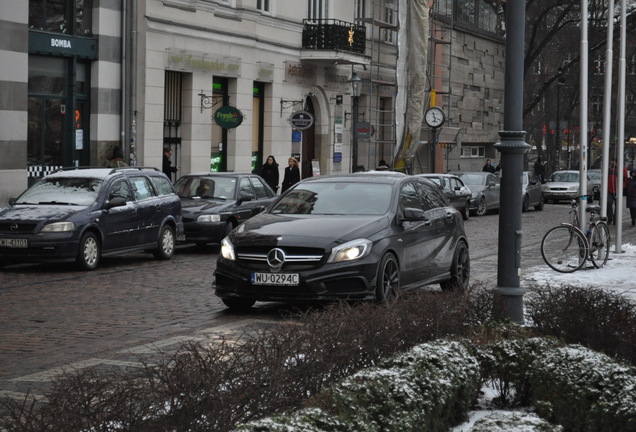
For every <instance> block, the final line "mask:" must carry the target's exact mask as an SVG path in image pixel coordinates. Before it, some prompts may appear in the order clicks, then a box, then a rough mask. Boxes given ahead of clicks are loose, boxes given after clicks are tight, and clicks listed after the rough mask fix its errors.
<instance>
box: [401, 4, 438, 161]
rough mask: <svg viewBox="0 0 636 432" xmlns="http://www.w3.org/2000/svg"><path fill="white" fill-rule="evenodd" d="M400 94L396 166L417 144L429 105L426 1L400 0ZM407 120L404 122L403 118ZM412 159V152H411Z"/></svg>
mask: <svg viewBox="0 0 636 432" xmlns="http://www.w3.org/2000/svg"><path fill="white" fill-rule="evenodd" d="M399 13H400V15H399V16H400V30H399V35H398V68H397V82H398V95H397V99H396V107H395V110H396V120H397V124H396V131H397V132H396V142H397V143H398V144H397V147H396V149H395V152H394V159H395V164H394V166H400V165H403V164H404V163H405V162H408V161H405V160H404V159H405V155H406V154H407V153H412V152H409V151H408V150H409V146H413V148H415V145H416V144H417V140H418V139H419V136H420V129H421V127H422V120H423V118H424V108H425V106H426V65H427V58H428V38H429V7H428V5H427V2H425V1H423V0H400V12H399ZM402 118H403V119H404V123H402V121H401V119H402ZM411 158H412V154H411Z"/></svg>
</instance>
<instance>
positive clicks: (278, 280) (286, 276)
mask: <svg viewBox="0 0 636 432" xmlns="http://www.w3.org/2000/svg"><path fill="white" fill-rule="evenodd" d="M299 281H300V277H299V276H298V273H252V283H253V284H254V285H289V286H293V285H298V283H299Z"/></svg>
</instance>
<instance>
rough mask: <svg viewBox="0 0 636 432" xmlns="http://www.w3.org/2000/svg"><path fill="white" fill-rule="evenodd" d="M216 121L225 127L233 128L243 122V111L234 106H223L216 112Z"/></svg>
mask: <svg viewBox="0 0 636 432" xmlns="http://www.w3.org/2000/svg"><path fill="white" fill-rule="evenodd" d="M214 121H215V122H216V124H218V125H219V126H221V127H222V128H224V129H233V128H235V127H237V126H239V125H240V124H241V123H243V113H242V112H241V111H239V110H238V108H234V107H233V106H229V105H226V106H222V107H221V108H219V109H218V110H216V112H215V113H214Z"/></svg>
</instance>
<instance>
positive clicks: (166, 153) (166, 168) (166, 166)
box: [161, 147, 179, 181]
mask: <svg viewBox="0 0 636 432" xmlns="http://www.w3.org/2000/svg"><path fill="white" fill-rule="evenodd" d="M171 156H172V149H171V148H170V147H165V148H164V149H163V165H162V169H161V171H163V173H164V174H165V175H167V176H168V178H169V179H170V181H172V173H176V172H177V171H179V167H178V166H176V167H173V166H172V161H171V160H170V157H171Z"/></svg>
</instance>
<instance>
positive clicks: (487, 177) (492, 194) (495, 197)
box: [451, 171, 499, 216]
mask: <svg viewBox="0 0 636 432" xmlns="http://www.w3.org/2000/svg"><path fill="white" fill-rule="evenodd" d="M451 174H454V175H456V176H457V177H459V178H460V179H462V181H463V182H464V184H465V185H466V186H468V188H469V189H470V192H471V199H470V211H471V213H473V214H475V215H477V216H483V215H485V214H486V213H487V212H488V211H491V210H499V177H498V176H496V175H495V174H492V173H489V172H486V171H457V172H452V173H451Z"/></svg>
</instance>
